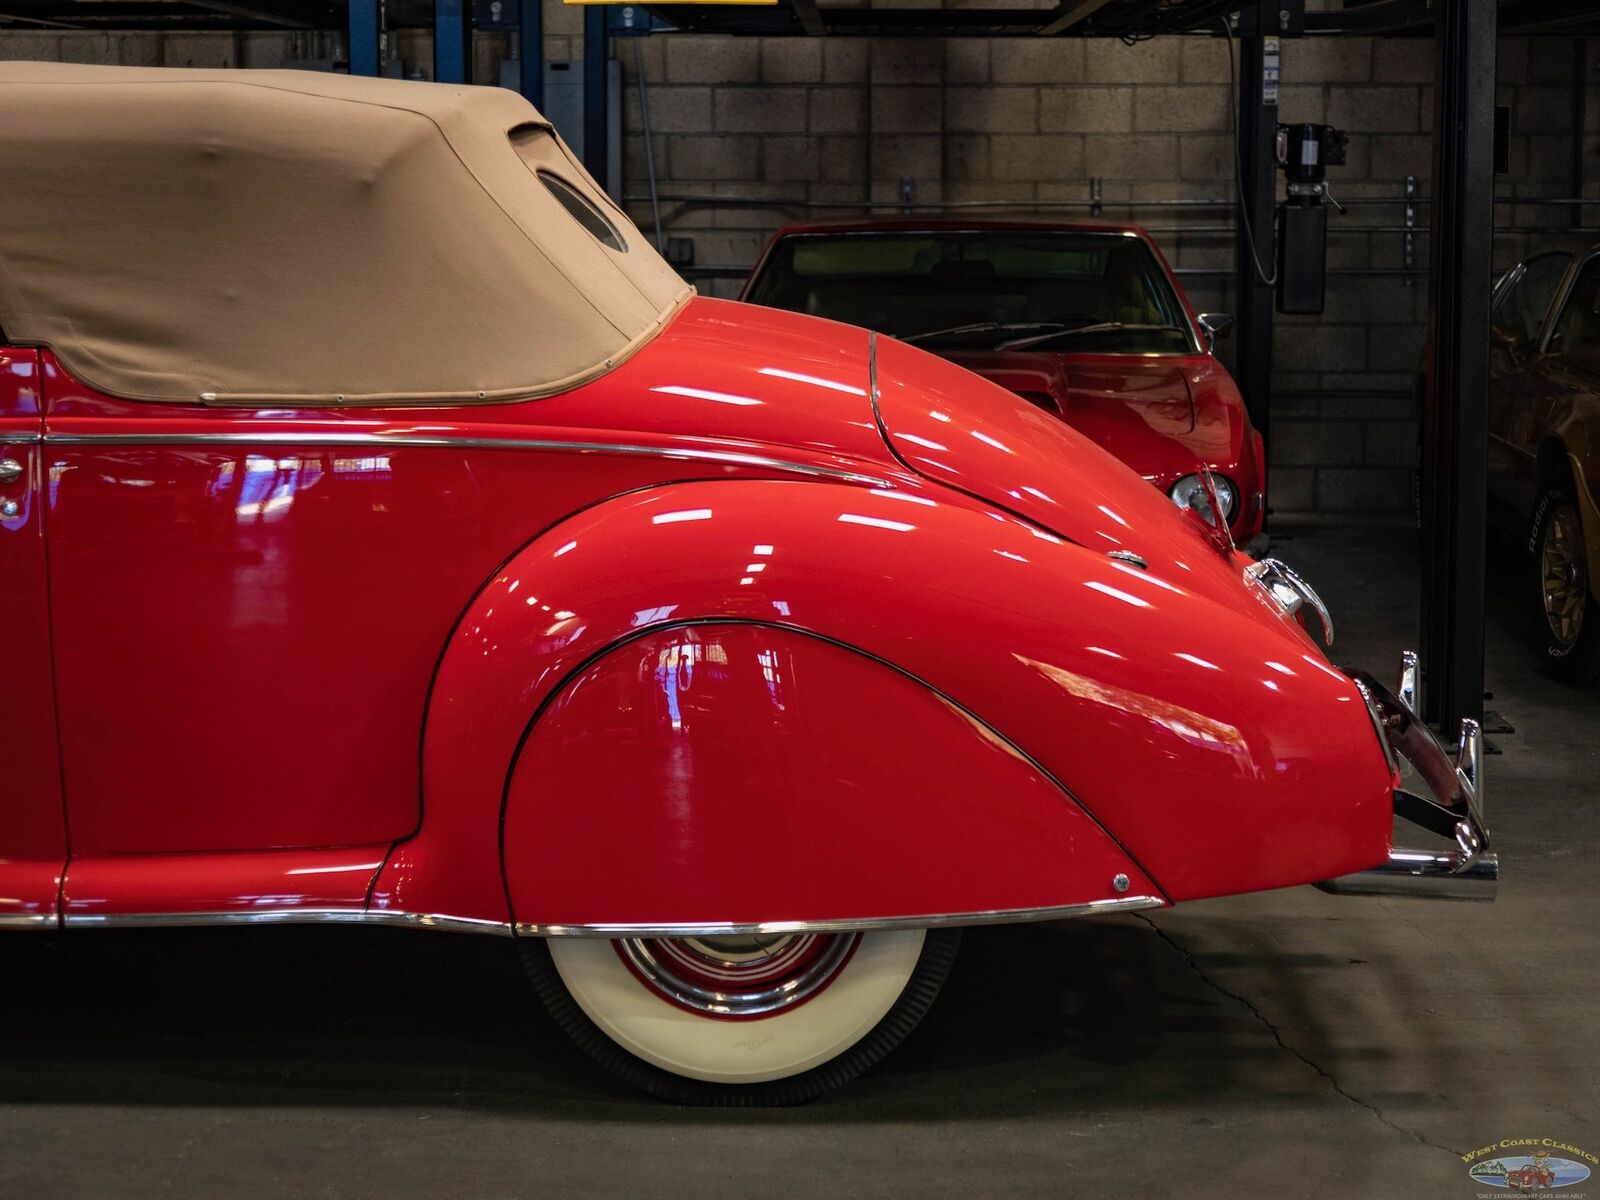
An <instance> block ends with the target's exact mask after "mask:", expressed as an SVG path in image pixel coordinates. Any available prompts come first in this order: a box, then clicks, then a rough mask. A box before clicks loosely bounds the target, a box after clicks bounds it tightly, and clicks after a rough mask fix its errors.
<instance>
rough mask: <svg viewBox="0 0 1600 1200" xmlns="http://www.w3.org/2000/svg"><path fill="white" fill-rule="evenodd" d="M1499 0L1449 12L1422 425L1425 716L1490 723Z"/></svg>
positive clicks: (1471, 0)
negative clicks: (1487, 606)
mask: <svg viewBox="0 0 1600 1200" xmlns="http://www.w3.org/2000/svg"><path fill="white" fill-rule="evenodd" d="M1495 34H1496V12H1495V0H1451V2H1450V3H1448V4H1442V5H1440V6H1439V8H1438V16H1437V24H1436V26H1435V42H1436V49H1437V63H1436V69H1435V89H1434V94H1435V101H1434V103H1435V108H1434V117H1433V147H1434V149H1433V181H1432V184H1431V186H1430V191H1431V192H1432V193H1433V200H1432V223H1431V229H1430V251H1429V253H1430V261H1429V264H1428V265H1429V271H1428V321H1429V332H1430V334H1431V341H1430V345H1431V347H1432V356H1433V357H1432V363H1431V364H1430V366H1431V370H1430V372H1429V378H1430V379H1431V381H1432V382H1431V387H1430V388H1429V389H1428V395H1426V396H1425V397H1424V404H1423V409H1424V412H1423V419H1422V479H1423V492H1422V546H1423V564H1422V645H1423V648H1424V658H1423V668H1424V670H1425V671H1426V673H1427V674H1426V687H1425V688H1424V691H1423V699H1424V707H1425V716H1426V717H1427V719H1429V720H1431V721H1434V722H1435V723H1437V724H1439V725H1441V726H1443V728H1444V729H1445V731H1446V733H1448V734H1452V735H1453V734H1454V732H1455V730H1456V728H1457V726H1458V724H1459V722H1460V720H1461V718H1462V717H1471V718H1473V719H1474V720H1479V721H1481V720H1482V719H1483V644H1484V639H1483V630H1484V590H1485V571H1486V558H1485V555H1486V534H1485V524H1486V520H1487V505H1488V499H1487V495H1486V493H1485V480H1486V479H1487V476H1488V447H1489V423H1488V380H1489V291H1490V287H1491V283H1492V280H1491V271H1492V269H1493V266H1492V262H1493V260H1492V251H1493V244H1494V73H1495Z"/></svg>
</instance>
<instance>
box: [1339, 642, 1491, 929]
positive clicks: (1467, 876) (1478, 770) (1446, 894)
mask: <svg viewBox="0 0 1600 1200" xmlns="http://www.w3.org/2000/svg"><path fill="white" fill-rule="evenodd" d="M1349 674H1350V678H1351V679H1353V680H1355V681H1356V684H1357V686H1359V687H1360V688H1361V691H1362V694H1363V695H1364V696H1365V697H1366V699H1367V703H1368V705H1369V707H1370V708H1371V709H1372V714H1373V719H1374V721H1375V722H1376V724H1377V726H1378V730H1379V733H1380V736H1381V737H1382V738H1383V741H1384V744H1385V747H1386V749H1387V750H1388V751H1389V752H1390V754H1391V755H1394V754H1398V755H1399V756H1400V757H1401V758H1404V759H1405V760H1406V761H1407V762H1409V763H1410V764H1411V765H1412V766H1413V767H1415V768H1416V769H1417V773H1418V774H1419V775H1421V776H1422V778H1423V781H1424V782H1426V783H1427V785H1428V790H1429V791H1431V792H1432V793H1433V797H1432V798H1429V797H1426V796H1419V795H1416V794H1415V793H1414V792H1408V791H1405V790H1404V789H1396V791H1395V793H1394V811H1395V815H1396V816H1398V817H1402V818H1404V819H1405V820H1407V821H1409V822H1411V823H1412V824H1414V825H1418V826H1421V827H1422V828H1423V829H1426V830H1428V831H1429V832H1430V833H1436V834H1438V835H1439V836H1441V837H1445V838H1449V839H1450V840H1451V841H1453V842H1454V843H1455V845H1454V847H1452V848H1450V849H1440V850H1415V849H1401V848H1399V847H1396V848H1394V849H1393V850H1391V851H1390V852H1389V861H1388V862H1386V863H1384V864H1383V865H1382V866H1378V867H1374V868H1372V869H1371V870H1368V871H1358V872H1356V873H1355V874H1354V875H1341V876H1340V877H1339V878H1337V879H1328V880H1325V881H1323V882H1322V883H1319V884H1317V886H1318V887H1319V888H1321V889H1322V890H1323V891H1325V892H1333V893H1336V894H1338V895H1344V896H1420V897H1427V898H1430V899H1435V900H1493V899H1494V897H1495V890H1496V887H1497V885H1498V883H1499V879H1500V859H1499V856H1498V855H1496V854H1494V853H1492V852H1491V851H1490V849H1489V831H1488V829H1487V828H1486V827H1485V826H1484V824H1483V732H1482V730H1481V729H1479V727H1478V723H1477V722H1476V721H1473V720H1463V721H1462V722H1461V748H1460V750H1459V751H1458V753H1457V754H1456V756H1455V758H1453V759H1452V758H1451V757H1450V755H1449V753H1448V752H1447V751H1446V750H1445V748H1444V747H1443V746H1441V745H1440V744H1439V739H1438V738H1436V737H1434V736H1433V732H1432V730H1430V729H1429V728H1428V727H1427V726H1426V725H1425V724H1423V722H1422V720H1421V718H1419V717H1418V716H1417V715H1416V713H1415V712H1414V711H1413V706H1415V705H1416V704H1417V697H1418V678H1419V675H1418V670H1417V658H1416V655H1415V654H1411V653H1409V652H1408V653H1407V654H1406V656H1405V660H1404V663H1403V669H1402V672H1401V677H1400V695H1398V696H1396V695H1395V694H1394V693H1393V692H1391V691H1390V690H1389V689H1388V688H1386V687H1385V686H1384V685H1383V684H1381V683H1379V682H1378V681H1377V680H1376V679H1374V678H1373V677H1372V676H1371V675H1369V674H1367V673H1366V672H1364V671H1351V672H1350V673H1349Z"/></svg>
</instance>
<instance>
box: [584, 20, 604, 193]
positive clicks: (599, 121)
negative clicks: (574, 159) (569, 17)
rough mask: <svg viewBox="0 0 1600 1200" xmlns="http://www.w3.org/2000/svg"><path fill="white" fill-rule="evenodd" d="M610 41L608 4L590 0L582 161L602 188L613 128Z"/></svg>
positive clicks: (586, 36)
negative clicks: (608, 68) (608, 72)
mask: <svg viewBox="0 0 1600 1200" xmlns="http://www.w3.org/2000/svg"><path fill="white" fill-rule="evenodd" d="M607 44H608V39H607V37H606V8H605V5H603V4H591V5H589V6H588V7H586V8H585V9H584V10H583V165H584V167H585V168H587V170H588V172H589V174H591V175H593V176H594V178H595V182H597V183H598V184H599V185H600V186H601V187H602V188H604V187H607V186H609V184H610V180H608V179H607V178H606V174H607V172H606V160H607V157H608V154H607V145H606V142H607V134H608V132H609V129H610V119H609V118H610V114H609V113H608V112H607V108H608V105H607V100H608V99H609V93H608V91H607V87H606V84H607V79H606V59H607V58H608V57H609V56H608V55H607V53H606V47H607Z"/></svg>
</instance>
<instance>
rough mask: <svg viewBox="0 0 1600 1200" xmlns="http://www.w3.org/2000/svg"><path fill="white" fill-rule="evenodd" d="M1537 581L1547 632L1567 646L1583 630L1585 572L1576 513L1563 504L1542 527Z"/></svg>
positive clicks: (1585, 593)
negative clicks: (1548, 628) (1538, 581)
mask: <svg viewBox="0 0 1600 1200" xmlns="http://www.w3.org/2000/svg"><path fill="white" fill-rule="evenodd" d="M1539 580H1540V592H1541V595H1542V596H1543V599H1544V615H1545V620H1546V621H1547V622H1548V623H1549V626H1550V632H1551V633H1553V634H1554V635H1555V637H1556V640H1557V641H1559V642H1560V643H1561V644H1562V645H1563V646H1570V645H1572V643H1574V642H1576V641H1577V640H1578V634H1579V633H1581V632H1582V631H1583V610H1584V607H1585V605H1586V604H1587V603H1588V599H1589V572H1588V569H1587V564H1586V562H1585V560H1584V551H1583V533H1582V531H1581V530H1580V529H1579V528H1578V514H1577V513H1575V512H1574V511H1573V510H1572V509H1571V508H1569V507H1567V506H1566V505H1562V506H1561V507H1560V508H1558V509H1556V511H1555V513H1554V515H1552V516H1551V518H1550V524H1548V525H1547V526H1545V531H1544V544H1543V546H1541V547H1540V551H1539Z"/></svg>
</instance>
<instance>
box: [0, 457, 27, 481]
mask: <svg viewBox="0 0 1600 1200" xmlns="http://www.w3.org/2000/svg"><path fill="white" fill-rule="evenodd" d="M21 478H22V464H21V463H19V462H18V461H17V460H16V459H14V458H0V483H15V482H16V481H17V480H19V479H21Z"/></svg>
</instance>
